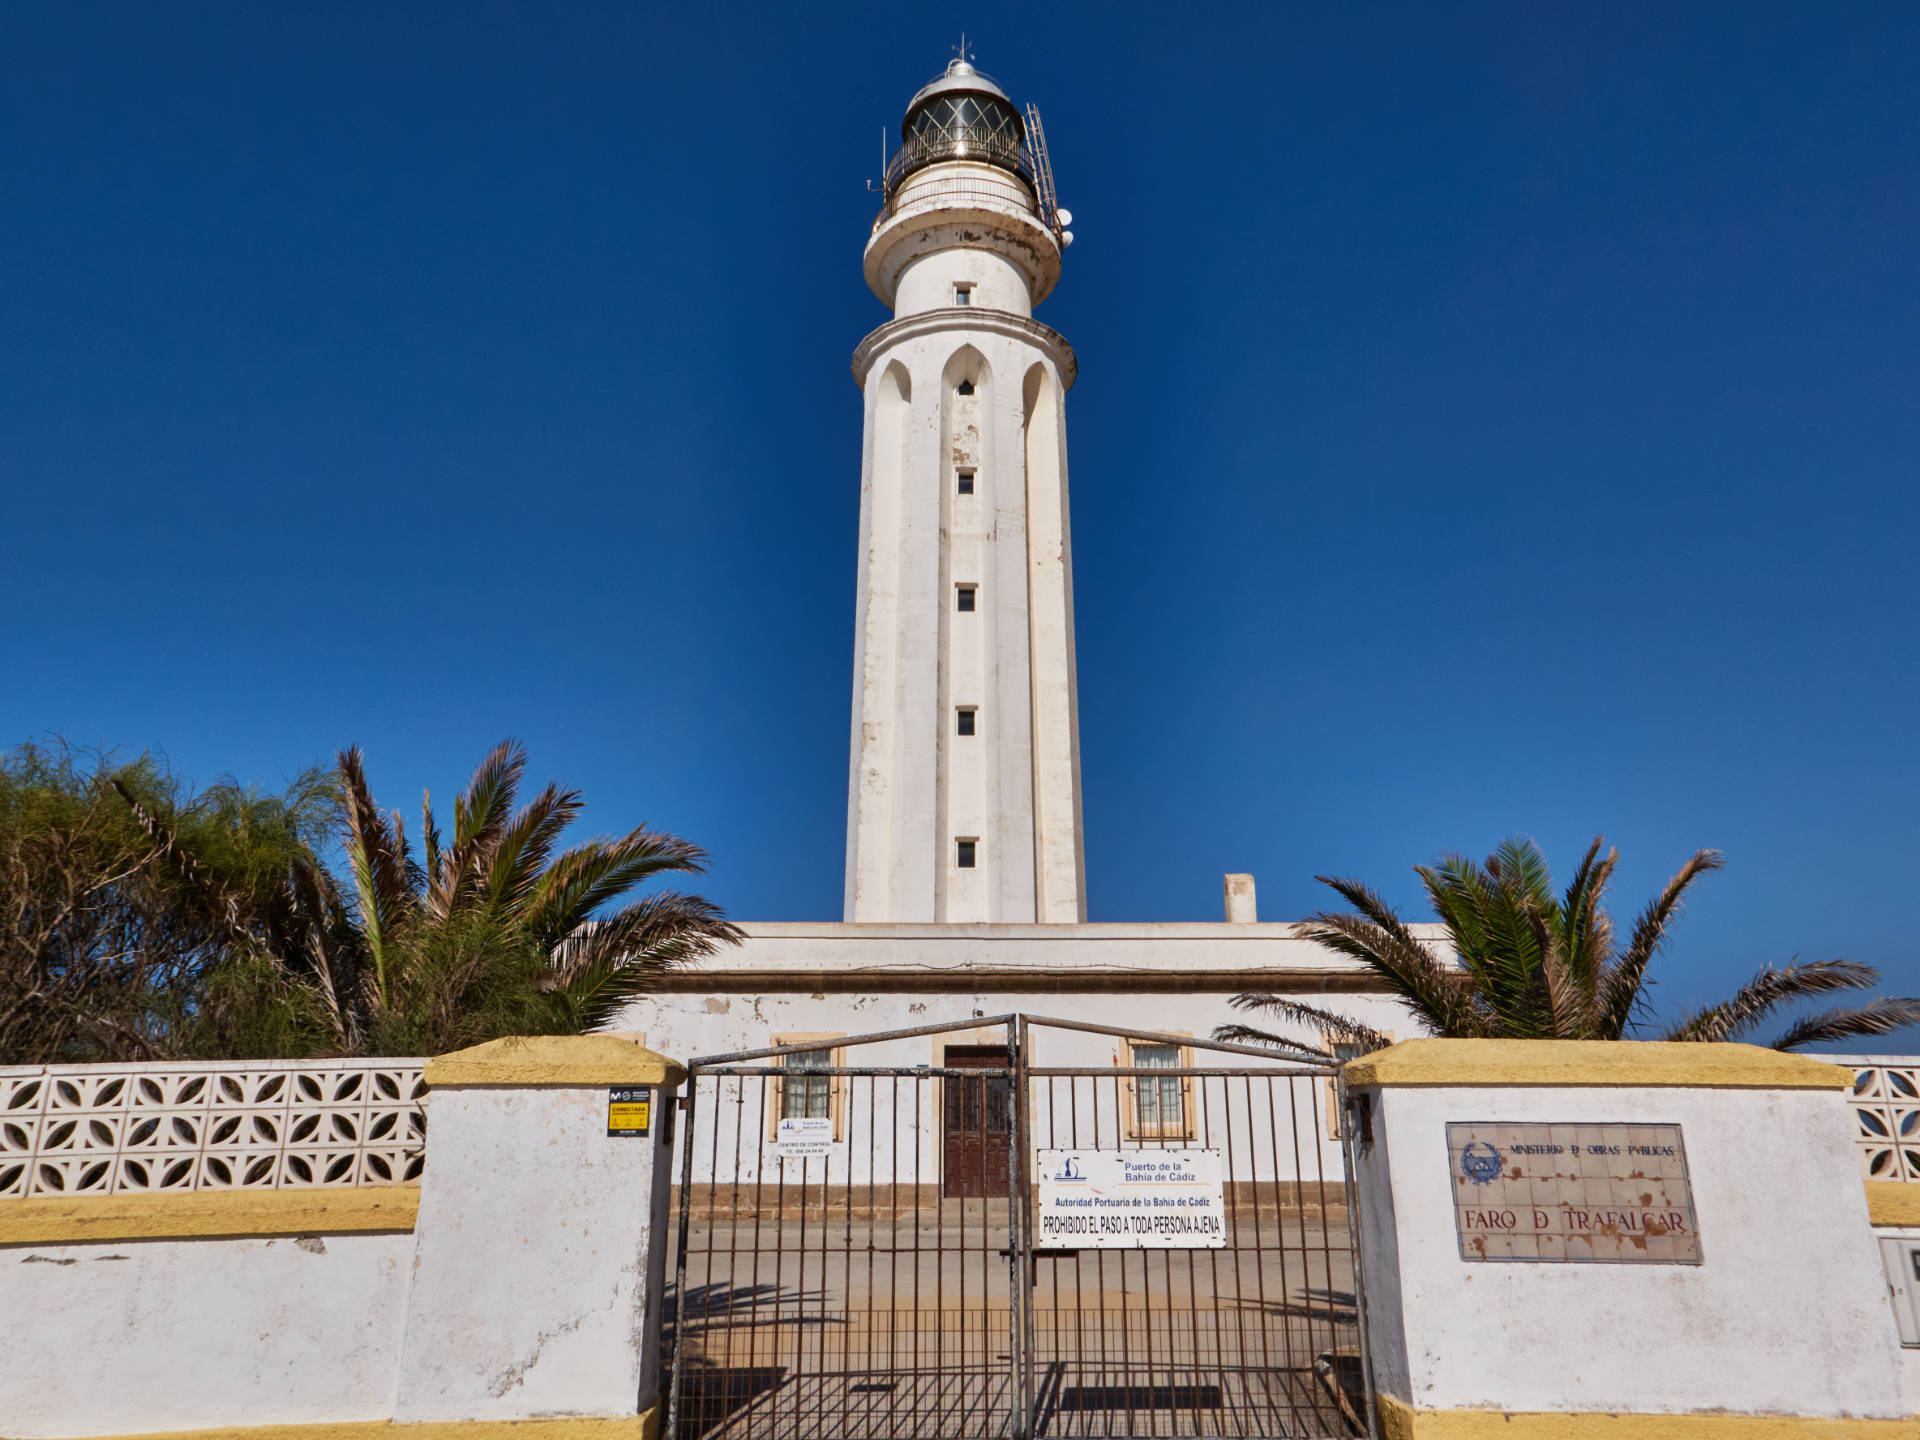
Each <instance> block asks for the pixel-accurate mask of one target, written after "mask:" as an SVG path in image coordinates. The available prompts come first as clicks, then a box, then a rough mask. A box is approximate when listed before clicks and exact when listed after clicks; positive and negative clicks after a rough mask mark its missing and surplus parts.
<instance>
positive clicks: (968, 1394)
mask: <svg viewBox="0 0 1920 1440" xmlns="http://www.w3.org/2000/svg"><path fill="white" fill-rule="evenodd" d="M958 1208H959V1207H956V1206H954V1205H951V1204H950V1205H948V1206H946V1207H943V1209H944V1210H945V1211H946V1212H947V1213H946V1214H944V1215H943V1216H942V1218H941V1222H936V1221H935V1220H934V1219H933V1218H932V1217H931V1216H929V1217H927V1218H925V1219H917V1218H903V1219H902V1220H900V1221H899V1222H897V1223H889V1222H885V1221H882V1222H881V1223H878V1224H874V1223H870V1222H868V1221H865V1220H858V1219H848V1218H846V1217H844V1216H841V1217H839V1218H838V1219H830V1220H829V1221H828V1223H826V1224H824V1225H823V1224H822V1223H821V1222H820V1220H819V1219H818V1218H817V1217H810V1218H809V1219H808V1220H806V1221H801V1220H798V1219H789V1220H785V1221H778V1222H776V1221H774V1220H771V1219H762V1220H760V1221H758V1222H755V1221H752V1220H744V1221H741V1222H738V1223H728V1222H726V1221H722V1222H720V1223H719V1224H717V1225H708V1224H695V1225H693V1226H692V1227H691V1229H690V1232H689V1236H688V1247H687V1259H688V1264H687V1305H686V1317H685V1324H686V1328H687V1346H686V1352H685V1357H684V1368H685V1371H686V1375H687V1385H686V1391H685V1401H684V1405H683V1418H684V1420H685V1421H686V1423H685V1424H684V1425H683V1428H682V1440H693V1437H695V1436H701V1435H704V1436H707V1437H709V1440H720V1437H724V1440H814V1437H819V1440H842V1437H846V1440H879V1437H893V1440H934V1437H940V1440H947V1437H951V1440H975V1437H981V1436H991V1435H1000V1434H1005V1433H1009V1432H1010V1429H1011V1423H1010V1422H1011V1418H1012V1415H1013V1413H1014V1409H1015V1406H1016V1405H1017V1404H1018V1403H1019V1401H1018V1386H1017V1385H1016V1381H1017V1380H1018V1379H1019V1377H1018V1375H1017V1373H1016V1365H1015V1362H1014V1360H1013V1358H1012V1357H1013V1356H1014V1355H1015V1354H1016V1353H1017V1352H1016V1348H1015V1346H1014V1344H1013V1328H1012V1327H1013V1319H1014V1306H1013V1304H1012V1302H1011V1300H1010V1299H1009V1296H1010V1293H1011V1284H1010V1279H1011V1277H1010V1269H1009V1263H1008V1258H1007V1256H1006V1254H1005V1253H1004V1252H1005V1249H1006V1243H1007V1242H1006V1227H1005V1205H1004V1202H1001V1203H999V1204H997V1205H993V1206H991V1208H989V1207H987V1206H982V1205H981V1204H979V1203H978V1202H975V1203H974V1204H973V1205H972V1206H971V1208H970V1211H969V1213H967V1214H965V1215H955V1214H953V1213H952V1212H953V1211H955V1210H956V1209H958ZM995 1210H997V1212H998V1213H997V1214H995V1213H992V1211H995ZM756 1226H757V1235H756ZM1229 1242H1230V1244H1229V1248H1228V1249H1225V1250H1218V1251H1209V1250H1181V1251H1145V1252H1143V1251H1079V1252H1068V1253H1066V1254H1063V1255H1058V1256H1043V1257H1042V1258H1041V1259H1040V1260H1039V1263H1038V1264H1037V1265H1036V1266H1035V1280H1034V1290H1033V1303H1034V1333H1033V1345H1032V1354H1033V1366H1032V1376H1031V1380H1030V1382H1028V1388H1029V1391H1030V1396H1031V1400H1030V1404H1031V1407H1032V1414H1033V1425H1034V1433H1035V1434H1036V1435H1048V1436H1074V1437H1077V1436H1086V1435H1123V1436H1133V1435H1140V1436H1146V1435H1154V1436H1236V1437H1278V1436H1295V1435H1302V1436H1317V1435H1327V1436H1331V1435H1347V1434H1350V1433H1354V1432H1353V1431H1352V1430H1351V1429H1350V1427H1349V1426H1348V1424H1347V1423H1346V1421H1345V1420H1344V1418H1343V1416H1342V1414H1341V1411H1340V1407H1339V1404H1338V1401H1337V1400H1336V1399H1335V1397H1334V1396H1333V1394H1332V1392H1331V1389H1330V1387H1329V1386H1328V1385H1327V1383H1326V1382H1325V1381H1323V1380H1322V1378H1321V1377H1320V1376H1319V1375H1317V1374H1316V1373H1315V1370H1314V1362H1315V1360H1316V1358H1317V1357H1319V1356H1322V1355H1327V1354H1330V1353H1334V1352H1338V1351H1341V1350H1347V1351H1351V1350H1352V1349H1353V1347H1354V1346H1355V1343H1356V1338H1357V1337H1356V1332H1355V1329H1354V1314H1353V1299H1352V1289H1353V1282H1352V1268H1351V1263H1350V1256H1349V1253H1348V1244H1349V1241H1348V1235H1347V1230H1346V1226H1345V1222H1344V1218H1343V1217H1342V1218H1339V1219H1336V1220H1334V1221H1331V1222H1329V1223H1325V1224H1323V1222H1322V1221H1321V1220H1319V1219H1318V1218H1315V1217H1311V1216H1308V1217H1302V1216H1288V1215H1281V1216H1277V1217H1274V1216H1269V1217H1266V1218H1263V1219H1261V1220H1260V1221H1258V1222H1257V1223H1256V1222H1253V1221H1244V1222H1243V1223H1241V1224H1240V1225H1238V1226H1236V1227H1234V1228H1233V1229H1232V1230H1231V1231H1230V1233H1229Z"/></svg>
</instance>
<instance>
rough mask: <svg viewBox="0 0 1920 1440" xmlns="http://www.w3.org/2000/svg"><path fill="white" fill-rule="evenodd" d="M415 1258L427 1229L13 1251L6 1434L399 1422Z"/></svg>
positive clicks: (28, 1439) (33, 1436)
mask: <svg viewBox="0 0 1920 1440" xmlns="http://www.w3.org/2000/svg"><path fill="white" fill-rule="evenodd" d="M0 1203H19V1202H0ZM412 1258H413V1236H411V1235H327V1236H314V1237H308V1238H306V1239H304V1240H295V1239H292V1238H284V1239H245V1240H234V1239H220V1240H130V1241H120V1242H115V1243H112V1244H101V1245H58V1246H10V1247H8V1248H6V1249H4V1250H0V1315H4V1316H5V1317H6V1318H5V1322H4V1323H0V1430H4V1432H5V1433H6V1434H7V1435H9V1436H17V1437H20V1440H37V1437H42V1436H49V1437H50V1436H82V1435H128V1434H144V1433H146V1432H149V1431H155V1430H183V1429H199V1428H215V1427H221V1426H233V1425H274V1424H296V1423H303V1422H315V1421H329V1420H343V1421H344V1420H380V1419H385V1418H386V1417H387V1416H389V1415H391V1414H392V1413H393V1400H394V1380H395V1374H396V1369H397V1367H396V1359H397V1356H398V1354H399V1348H400V1333H401V1325H402V1322H403V1320H404V1319H405V1315H406V1290H407V1281H408V1270H409V1266H410V1263H411V1261H412Z"/></svg>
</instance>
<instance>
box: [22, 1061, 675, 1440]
mask: <svg viewBox="0 0 1920 1440" xmlns="http://www.w3.org/2000/svg"><path fill="white" fill-rule="evenodd" d="M681 1075H682V1072H681V1071H680V1069H679V1067H678V1066H676V1065H674V1064H673V1063H672V1062H671V1061H668V1060H666V1059H665V1058H664V1057H662V1056H659V1055H655V1054H653V1053H652V1052H650V1051H647V1050H645V1049H643V1048H641V1047H640V1046H638V1045H635V1044H633V1043H631V1042H630V1041H625V1040H618V1039H614V1038H611V1037H606V1036H588V1037H568V1038H540V1039H532V1040H517V1041H516V1040H505V1041H493V1042H491V1043H489V1044H487V1045H482V1046H477V1047H475V1048H474V1049H472V1050H467V1051H462V1052H459V1053H458V1054H455V1055H450V1056H444V1057H441V1058H440V1059H438V1060H433V1061H429V1062H428V1063H427V1066H426V1083H427V1084H428V1086H430V1087H431V1089H432V1092H433V1093H432V1095H431V1096H430V1097H429V1104H428V1113H429V1115H430V1117H431V1120H432V1126H431V1130H430V1132H429V1134H428V1137H427V1147H428V1153H427V1157H426V1158H427V1163H426V1165H425V1167H424V1174H423V1177H422V1182H421V1185H420V1188H419V1189H418V1190H417V1191H416V1190H414V1189H413V1188H412V1187H410V1186H398V1185H386V1186H381V1185H367V1184H361V1185H358V1186H352V1187H333V1188H325V1187H302V1188H293V1187H287V1186H281V1187H279V1188H264V1187H263V1188H258V1189H242V1188H225V1189H217V1188H211V1186H210V1184H203V1185H202V1186H201V1187H200V1188H197V1189H190V1190H185V1191H180V1190H174V1191H166V1192H161V1193H124V1192H123V1193H90V1194H80V1195H56V1196H44V1195H42V1196H31V1197H26V1198H20V1197H10V1198H0V1314H4V1315H5V1316H6V1322H5V1324H3V1325H0V1433H3V1434H5V1435H6V1436H8V1437H14V1440H51V1437H80V1436H100V1435H135V1434H147V1433H151V1432H156V1431H165V1430H202V1429H217V1428H221V1427H228V1426H233V1427H241V1426H262V1425H299V1424H323V1423H329V1422H333V1423H341V1422H355V1421H361V1422H366V1421H372V1422H380V1421H386V1420H413V1421H439V1422H461V1421H487V1420H522V1419H560V1418H568V1417H578V1418H583V1419H587V1418H591V1419H596V1420H600V1419H605V1420H614V1421H619V1420H623V1419H624V1420H627V1421H630V1422H631V1424H632V1426H633V1432H632V1433H633V1435H634V1436H635V1437H638V1436H640V1435H641V1434H642V1433H643V1432H644V1429H645V1426H646V1422H645V1421H644V1420H643V1418H642V1416H643V1412H645V1411H646V1410H647V1409H648V1408H649V1407H651V1406H652V1405H653V1404H654V1403H655V1401H656V1399H657V1392H658V1390H659V1378H660V1377H659V1373H658V1371H659V1366H658V1359H657V1356H658V1349H659V1313H660V1299H661V1295H662V1293H663V1289H664V1286H663V1281H664V1270H665V1261H666V1243H665V1241H666V1214H667V1203H668V1193H669V1183H668V1174H669V1167H670V1165H671V1163H672V1146H671V1143H670V1142H671V1136H672V1129H673V1126H672V1116H673V1114H674V1102H673V1095H674V1093H675V1090H676V1089H677V1087H678V1085H679V1082H680V1079H681ZM614 1086H620V1087H623V1088H626V1087H645V1088H646V1089H648V1090H649V1092H650V1094H651V1097H652V1115H651V1120H652V1123H651V1131H650V1133H649V1134H648V1135H645V1136H631V1137H629V1136H611V1135H609V1134H608V1133H607V1130H608V1100H609V1090H610V1088H611V1087H614ZM103 1123H104V1122H103ZM276 1143H277V1142H276ZM416 1195H417V1197H418V1213H417V1219H416V1218H415V1214H414V1203H413V1202H414V1200H415V1197H416ZM409 1227H410V1228H409ZM93 1236H99V1237H101V1238H99V1239H97V1240H95V1239H91V1238H87V1239H84V1240H83V1239H82V1238H81V1237H93ZM69 1237H72V1238H69ZM595 1433H596V1434H601V1435H603V1436H604V1437H611V1436H613V1435H615V1434H617V1433H619V1434H624V1433H625V1431H624V1430H619V1431H616V1430H604V1431H596V1432H595Z"/></svg>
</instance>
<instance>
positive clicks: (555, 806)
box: [482, 785, 586, 913]
mask: <svg viewBox="0 0 1920 1440" xmlns="http://www.w3.org/2000/svg"><path fill="white" fill-rule="evenodd" d="M585 808H586V806H585V802H584V801H582V800H581V798H580V792H579V791H578V790H562V789H561V788H560V787H559V786H558V785H549V786H547V788H546V789H544V790H542V791H541V792H540V793H539V794H538V795H536V796H534V797H533V799H532V800H530V801H528V802H527V804H525V805H524V806H522V807H521V808H520V811H519V813H517V814H516V815H515V816H514V817H513V818H512V819H511V820H509V821H508V822H507V823H506V825H505V826H504V827H502V829H501V832H500V839H499V843H498V844H496V845H495V846H494V847H493V849H492V851H491V852H490V853H489V854H488V855H487V857H486V872H485V874H484V876H483V877H482V880H483V883H484V886H485V890H486V902H487V904H488V905H490V906H492V907H493V909H494V910H495V912H496V913H506V912H507V911H513V910H518V909H520V908H521V907H522V906H523V905H524V903H525V902H526V900H527V897H528V896H530V895H531V894H532V893H533V891H534V888H535V887H536V886H537V885H538V884H539V882H540V879H541V877H542V875H543V873H544V872H545V870H546V868H547V861H548V859H549V858H550V857H551V856H552V854H553V847H554V845H555V843H556V842H557V841H558V840H559V838H560V833H561V832H562V831H563V830H565V829H566V828H567V826H569V825H571V824H572V823H573V822H574V820H575V819H577V818H578V817H579V814H580V812H581V811H582V810H583V809H585Z"/></svg>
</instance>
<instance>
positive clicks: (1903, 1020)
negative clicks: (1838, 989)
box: [1772, 996, 1920, 1050]
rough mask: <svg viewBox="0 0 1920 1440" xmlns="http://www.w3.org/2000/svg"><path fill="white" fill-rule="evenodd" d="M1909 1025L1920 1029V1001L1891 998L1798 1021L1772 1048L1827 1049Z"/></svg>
mask: <svg viewBox="0 0 1920 1440" xmlns="http://www.w3.org/2000/svg"><path fill="white" fill-rule="evenodd" d="M1908 1025H1920V1000H1916V999H1911V998H1902V997H1898V996H1887V997H1886V998H1884V999H1880V1000H1870V1001H1868V1002H1867V1003H1866V1004H1865V1005H1856V1006H1851V1007H1847V1006H1843V1007H1841V1008H1839V1009H1837V1010H1823V1011H1821V1012H1820V1013H1819V1014H1816V1015H1808V1016H1805V1017H1804V1018H1802V1019H1800V1020H1796V1021H1794V1023H1793V1024H1791V1025H1789V1026H1788V1027H1787V1028H1786V1030H1785V1031H1783V1032H1782V1033H1781V1034H1780V1035H1779V1036H1778V1037H1777V1038H1776V1039H1775V1040H1774V1042H1773V1046H1772V1048H1773V1049H1775V1050H1798V1049H1799V1048H1800V1047H1801V1046H1802V1045H1825V1044H1828V1043H1830V1042H1832V1041H1835V1040H1851V1039H1853V1038H1854V1037H1855V1036H1859V1035H1887V1034H1891V1033H1892V1032H1893V1031H1895V1030H1900V1029H1904V1028H1905V1027H1906V1026H1908Z"/></svg>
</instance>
